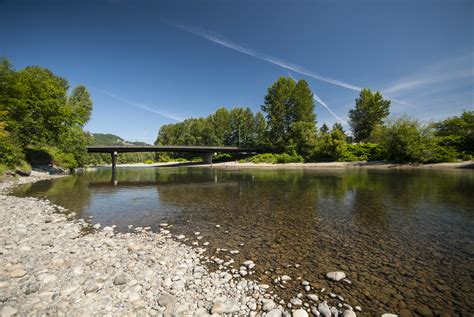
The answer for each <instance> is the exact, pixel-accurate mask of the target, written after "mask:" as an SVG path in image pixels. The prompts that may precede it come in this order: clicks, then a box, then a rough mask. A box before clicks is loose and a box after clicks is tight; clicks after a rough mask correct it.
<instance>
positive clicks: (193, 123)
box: [155, 108, 266, 157]
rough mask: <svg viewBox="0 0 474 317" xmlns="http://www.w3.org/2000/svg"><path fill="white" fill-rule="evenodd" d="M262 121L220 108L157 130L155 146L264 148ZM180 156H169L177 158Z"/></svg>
mask: <svg viewBox="0 0 474 317" xmlns="http://www.w3.org/2000/svg"><path fill="white" fill-rule="evenodd" d="M265 126H266V124H265V118H264V117H263V115H262V114H261V113H257V114H256V115H254V114H253V113H252V111H251V110H250V109H249V108H233V109H232V110H230V111H229V110H227V109H226V108H219V109H217V110H216V111H215V112H214V113H213V114H211V115H209V116H208V117H207V118H190V119H186V120H184V121H183V122H178V123H175V124H166V125H163V126H161V127H160V130H159V131H158V137H157V139H156V141H155V144H156V145H214V146H239V145H240V146H242V147H248V146H255V145H263V144H264V143H265V141H264V139H263V138H264V134H265ZM180 155H182V154H179V153H176V154H170V156H172V157H177V156H180Z"/></svg>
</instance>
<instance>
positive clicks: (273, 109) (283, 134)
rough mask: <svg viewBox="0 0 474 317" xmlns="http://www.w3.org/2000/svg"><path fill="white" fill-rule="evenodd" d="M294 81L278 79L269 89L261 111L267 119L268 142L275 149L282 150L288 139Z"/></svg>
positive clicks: (284, 78) (283, 78)
mask: <svg viewBox="0 0 474 317" xmlns="http://www.w3.org/2000/svg"><path fill="white" fill-rule="evenodd" d="M294 90H295V81H294V80H293V79H291V78H286V77H280V78H278V80H277V81H276V82H274V83H273V84H272V85H271V86H270V87H269V88H268V92H267V95H266V96H265V103H264V105H263V106H262V111H263V112H265V114H266V118H267V129H268V130H267V132H268V140H270V142H271V145H272V146H273V147H275V148H277V149H280V150H284V149H285V147H286V146H287V145H288V143H289V139H290V125H291V122H292V121H291V120H292V115H291V112H290V111H289V110H290V109H291V108H292V107H293V100H294V99H293V94H294Z"/></svg>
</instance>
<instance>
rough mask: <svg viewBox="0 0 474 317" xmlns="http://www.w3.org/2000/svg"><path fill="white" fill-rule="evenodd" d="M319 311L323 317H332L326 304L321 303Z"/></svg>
mask: <svg viewBox="0 0 474 317" xmlns="http://www.w3.org/2000/svg"><path fill="white" fill-rule="evenodd" d="M318 311H319V313H320V314H321V315H322V316H323V317H331V310H330V309H329V306H328V304H327V303H326V302H322V303H319V305H318Z"/></svg>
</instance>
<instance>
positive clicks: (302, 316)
mask: <svg viewBox="0 0 474 317" xmlns="http://www.w3.org/2000/svg"><path fill="white" fill-rule="evenodd" d="M292 316H293V317H308V313H307V312H306V310H304V309H301V308H300V309H297V310H295V311H294V312H293V315H292Z"/></svg>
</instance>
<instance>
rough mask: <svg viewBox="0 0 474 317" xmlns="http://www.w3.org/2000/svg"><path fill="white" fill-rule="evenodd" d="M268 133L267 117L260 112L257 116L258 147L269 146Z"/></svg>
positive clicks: (256, 133) (256, 140)
mask: <svg viewBox="0 0 474 317" xmlns="http://www.w3.org/2000/svg"><path fill="white" fill-rule="evenodd" d="M266 131H267V122H266V121H265V117H264V116H263V114H262V113H261V112H260V111H259V112H257V113H256V114H255V145H256V146H264V145H266V144H267V141H266V139H265V135H266Z"/></svg>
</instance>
